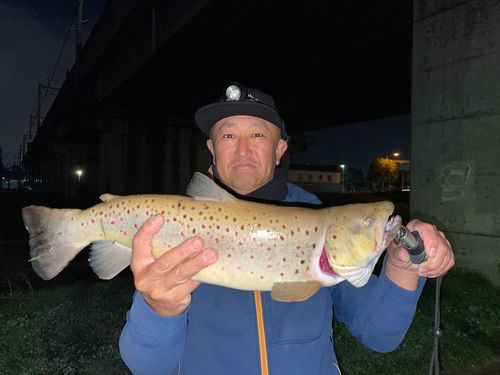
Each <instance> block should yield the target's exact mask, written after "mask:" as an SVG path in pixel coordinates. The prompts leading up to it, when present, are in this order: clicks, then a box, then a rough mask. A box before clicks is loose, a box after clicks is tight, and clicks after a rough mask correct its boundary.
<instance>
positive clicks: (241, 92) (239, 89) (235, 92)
mask: <svg viewBox="0 0 500 375" xmlns="http://www.w3.org/2000/svg"><path fill="white" fill-rule="evenodd" d="M224 93H225V95H226V99H225V100H226V101H232V100H245V99H246V98H247V89H246V87H245V86H243V85H238V84H235V83H233V84H231V85H229V86H227V87H226V90H225V91H224Z"/></svg>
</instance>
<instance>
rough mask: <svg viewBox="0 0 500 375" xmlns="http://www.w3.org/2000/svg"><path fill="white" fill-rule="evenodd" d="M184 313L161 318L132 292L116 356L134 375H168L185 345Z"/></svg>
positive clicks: (185, 315) (139, 294)
mask: <svg viewBox="0 0 500 375" xmlns="http://www.w3.org/2000/svg"><path fill="white" fill-rule="evenodd" d="M188 309H189V308H188ZM188 309H186V311H184V312H183V313H182V314H181V315H179V316H177V317H174V318H169V317H165V316H162V315H159V314H157V313H156V312H155V311H153V310H152V309H151V308H150V307H149V306H148V304H147V303H146V301H144V298H143V297H142V295H141V293H139V292H138V291H136V292H135V294H134V300H133V303H132V307H131V309H130V310H129V311H128V312H127V323H126V324H125V327H124V329H123V331H122V334H121V336H120V354H121V356H122V359H123V361H124V362H125V364H126V365H127V366H128V367H129V369H130V370H131V371H132V372H133V373H134V374H153V373H154V374H169V373H171V372H172V371H173V370H174V369H175V368H177V366H178V364H179V361H180V360H181V358H182V355H183V353H184V347H185V343H186V330H187V312H188Z"/></svg>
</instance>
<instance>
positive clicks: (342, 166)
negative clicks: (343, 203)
mask: <svg viewBox="0 0 500 375" xmlns="http://www.w3.org/2000/svg"><path fill="white" fill-rule="evenodd" d="M344 167H345V165H344V164H342V165H341V166H340V168H342V193H343V192H344Z"/></svg>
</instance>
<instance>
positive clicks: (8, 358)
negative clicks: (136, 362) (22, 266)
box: [0, 278, 134, 375]
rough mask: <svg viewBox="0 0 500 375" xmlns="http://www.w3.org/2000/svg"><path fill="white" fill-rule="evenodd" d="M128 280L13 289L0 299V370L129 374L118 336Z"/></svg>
mask: <svg viewBox="0 0 500 375" xmlns="http://www.w3.org/2000/svg"><path fill="white" fill-rule="evenodd" d="M133 290H134V288H133V283H132V282H131V280H128V279H124V278H116V279H114V280H113V281H111V282H97V283H87V282H82V281H80V282H77V283H75V284H73V285H60V286H56V287H53V288H45V289H41V290H34V291H30V290H29V289H28V290H25V291H19V290H14V291H13V292H12V293H10V294H9V295H7V296H4V297H3V298H2V300H0V320H1V321H2V325H1V327H0V369H2V370H1V373H2V374H5V375H7V374H16V375H17V374H96V375H97V374H99V375H101V374H130V372H129V371H128V369H127V367H126V366H125V364H124V363H123V361H122V360H121V357H120V354H119V350H118V340H119V336H120V332H121V329H122V328H123V325H124V324H125V314H126V311H127V310H128V309H129V307H130V302H131V297H132V293H133Z"/></svg>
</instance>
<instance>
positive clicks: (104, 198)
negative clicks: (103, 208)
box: [99, 193, 118, 202]
mask: <svg viewBox="0 0 500 375" xmlns="http://www.w3.org/2000/svg"><path fill="white" fill-rule="evenodd" d="M116 197H118V195H113V194H108V193H106V194H102V195H101V196H100V197H99V199H100V200H102V201H103V202H109V201H110V200H111V199H113V198H116Z"/></svg>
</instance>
